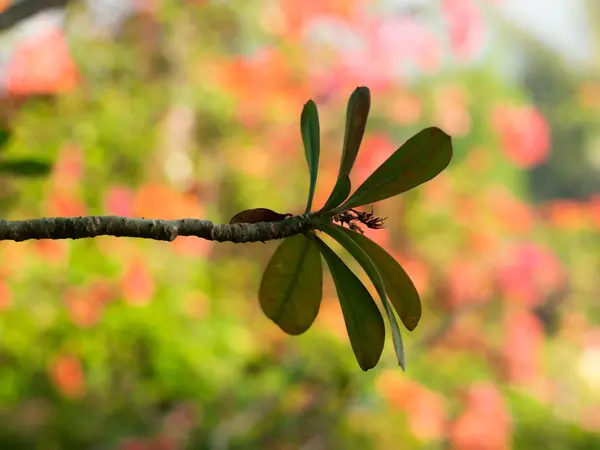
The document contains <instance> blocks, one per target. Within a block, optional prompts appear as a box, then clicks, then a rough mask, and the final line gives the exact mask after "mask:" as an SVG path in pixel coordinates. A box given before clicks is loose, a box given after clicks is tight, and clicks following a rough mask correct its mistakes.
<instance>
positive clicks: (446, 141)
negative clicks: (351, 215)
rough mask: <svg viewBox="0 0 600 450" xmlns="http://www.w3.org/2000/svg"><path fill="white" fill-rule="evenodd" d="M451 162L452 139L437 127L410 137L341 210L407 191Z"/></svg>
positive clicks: (434, 175)
mask: <svg viewBox="0 0 600 450" xmlns="http://www.w3.org/2000/svg"><path fill="white" fill-rule="evenodd" d="M451 159H452V139H451V138H450V136H449V135H447V134H446V133H444V132H443V131H442V130H440V129H439V128H436V127H431V128H426V129H424V130H423V131H421V132H419V133H417V134H416V135H415V136H413V137H411V138H410V139H409V140H408V141H406V143H405V144H404V145H403V146H402V147H400V148H399V149H398V150H396V151H395V152H394V153H393V154H392V156H390V157H389V158H388V159H387V160H386V161H385V162H384V163H383V164H382V165H381V166H379V167H378V168H377V170H375V172H373V173H372V174H371V176H370V177H369V178H367V179H366V180H365V182H364V183H363V184H362V185H360V186H359V188H358V189H357V190H356V192H355V193H354V194H352V196H351V197H350V198H349V199H348V200H347V201H346V203H344V204H343V205H342V206H340V207H339V208H338V210H340V211H343V210H347V209H350V208H356V207H358V206H362V205H366V204H368V203H375V202H378V201H380V200H384V199H386V198H389V197H393V196H395V195H398V194H400V193H402V192H406V191H408V190H410V189H412V188H414V187H416V186H418V185H420V184H422V183H425V182H427V181H429V180H431V179H432V178H434V177H436V176H437V175H438V174H439V173H440V172H441V171H442V170H444V169H445V168H446V167H447V166H448V164H450V160H451Z"/></svg>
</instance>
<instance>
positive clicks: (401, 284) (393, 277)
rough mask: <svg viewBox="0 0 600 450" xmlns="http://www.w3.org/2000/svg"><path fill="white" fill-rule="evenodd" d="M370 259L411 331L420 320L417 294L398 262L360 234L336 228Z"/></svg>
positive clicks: (399, 314)
mask: <svg viewBox="0 0 600 450" xmlns="http://www.w3.org/2000/svg"><path fill="white" fill-rule="evenodd" d="M336 228H340V229H341V230H343V233H344V234H345V235H347V236H349V237H350V238H352V239H353V240H354V241H355V242H356V243H357V244H358V245H359V246H360V247H361V248H362V249H363V250H364V251H365V252H366V253H368V255H369V256H370V257H371V259H372V260H373V262H374V263H375V265H376V266H377V269H379V273H380V274H381V277H382V278H383V282H384V284H385V291H386V293H387V295H388V297H389V299H390V301H391V302H392V305H394V308H395V309H396V311H397V312H398V316H400V319H401V320H402V323H403V324H404V326H405V327H406V328H407V329H408V330H409V331H412V330H414V329H415V328H416V326H417V324H418V323H419V320H420V319H421V299H420V298H419V292H418V291H417V288H415V285H414V284H413V282H412V280H411V279H410V277H409V276H408V274H407V273H406V272H405V271H404V269H403V268H402V266H401V265H400V264H398V261H396V260H395V259H394V257H393V256H391V255H390V254H389V253H388V252H386V251H385V250H384V249H383V248H382V247H380V246H379V245H378V244H377V243H375V242H373V241H372V240H371V239H369V238H368V237H366V236H363V235H362V234H360V233H357V232H355V231H352V230H349V229H347V228H343V227H338V226H337V225H336Z"/></svg>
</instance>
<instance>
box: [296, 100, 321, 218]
mask: <svg viewBox="0 0 600 450" xmlns="http://www.w3.org/2000/svg"><path fill="white" fill-rule="evenodd" d="M300 131H301V132H302V143H303V144H304V154H305V156H306V162H307V163H308V171H309V173H310V187H309V189H308V201H307V202H306V211H305V213H308V212H310V210H311V208H312V201H313V197H314V195H315V187H316V186H317V173H318V172H319V154H320V152H321V143H320V139H321V138H320V130H319V112H318V111H317V105H315V102H313V101H312V100H309V101H308V102H307V103H306V104H305V105H304V109H303V110H302V116H301V117H300Z"/></svg>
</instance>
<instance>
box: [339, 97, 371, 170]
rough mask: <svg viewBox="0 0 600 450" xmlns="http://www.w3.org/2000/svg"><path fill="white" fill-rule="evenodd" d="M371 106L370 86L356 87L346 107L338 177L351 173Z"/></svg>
mask: <svg viewBox="0 0 600 450" xmlns="http://www.w3.org/2000/svg"><path fill="white" fill-rule="evenodd" d="M370 108H371V92H370V91H369V88H368V87H366V86H362V87H359V88H356V89H355V90H354V92H353V93H352V95H351V96H350V99H349V100H348V107H347V109H346V133H345V134H344V146H343V150H342V159H341V162H340V171H339V173H338V178H339V177H341V176H342V174H344V173H347V174H349V173H350V171H351V170H352V166H354V161H355V160H356V156H357V155H358V150H359V148H360V144H361V142H362V138H363V135H364V134H365V127H366V126H367V118H368V117H369V109H370Z"/></svg>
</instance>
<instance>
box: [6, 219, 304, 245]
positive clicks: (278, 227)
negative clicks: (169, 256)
mask: <svg viewBox="0 0 600 450" xmlns="http://www.w3.org/2000/svg"><path fill="white" fill-rule="evenodd" d="M313 228H314V223H313V222H312V221H311V220H310V216H309V215H301V216H295V217H292V218H290V219H287V220H282V221H278V222H259V223H235V224H214V223H212V222H211V221H209V220H200V219H178V220H152V219H133V218H128V217H118V216H85V217H45V218H41V219H31V220H0V241H6V240H8V241H16V242H21V241H26V240H29V239H83V238H93V237H96V236H115V237H133V238H142V239H155V240H159V241H169V242H171V241H173V240H174V239H175V238H176V237H177V236H196V237H199V238H202V239H207V240H209V241H217V242H234V243H236V244H242V243H245V242H265V241H270V240H273V239H282V238H286V237H290V236H293V235H295V234H300V233H304V232H306V231H308V230H311V229H313Z"/></svg>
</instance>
